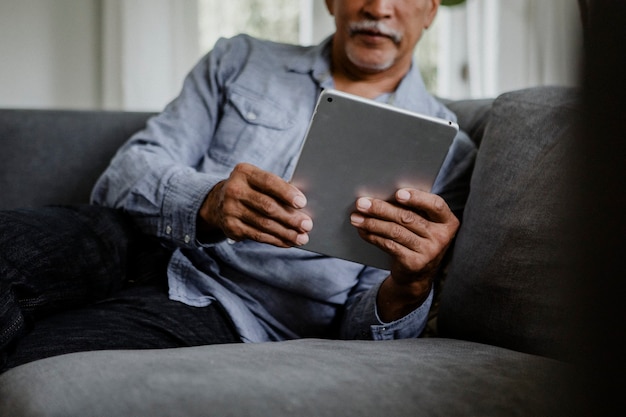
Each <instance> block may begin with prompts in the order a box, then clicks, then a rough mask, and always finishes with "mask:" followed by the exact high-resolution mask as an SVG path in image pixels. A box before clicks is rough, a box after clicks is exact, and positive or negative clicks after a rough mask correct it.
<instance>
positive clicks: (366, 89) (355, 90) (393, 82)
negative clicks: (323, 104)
mask: <svg viewBox="0 0 626 417" xmlns="http://www.w3.org/2000/svg"><path fill="white" fill-rule="evenodd" d="M410 67H411V62H405V63H402V64H395V65H393V66H392V67H391V68H389V69H386V70H383V71H379V72H368V71H362V70H360V69H359V68H356V67H355V66H354V65H352V64H351V63H345V62H341V59H340V58H338V57H335V59H333V64H332V67H331V72H332V75H333V81H334V83H335V88H336V89H337V90H340V91H344V92H346V93H351V94H355V95H358V96H361V97H365V98H371V99H373V98H376V97H378V96H380V95H382V94H386V93H393V92H394V91H396V88H398V85H399V84H400V82H401V81H402V78H404V76H405V75H406V74H407V72H408V71H409V69H410Z"/></svg>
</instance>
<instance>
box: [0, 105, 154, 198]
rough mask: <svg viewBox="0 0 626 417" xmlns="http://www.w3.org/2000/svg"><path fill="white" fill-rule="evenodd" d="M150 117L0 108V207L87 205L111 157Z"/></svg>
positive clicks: (97, 112) (146, 114)
mask: <svg viewBox="0 0 626 417" xmlns="http://www.w3.org/2000/svg"><path fill="white" fill-rule="evenodd" d="M149 115H150V114H149V113H133V112H103V111H62V110H27V111H25V110H0V149H2V154H1V156H0V158H1V163H0V190H1V192H2V196H1V197H0V209H7V208H16V207H37V206H41V205H45V204H75V203H87V202H88V201H89V194H90V192H91V188H92V187H93V184H94V182H95V181H96V179H97V178H98V176H99V175H100V173H101V172H102V171H103V170H104V168H105V167H106V166H107V164H108V162H109V159H110V158H111V157H112V156H113V154H114V153H115V151H116V150H117V148H119V146H120V145H121V144H122V143H123V142H124V141H125V140H126V139H128V137H129V136H130V135H131V134H132V133H134V132H135V131H137V130H139V129H140V128H141V127H143V125H144V124H145V122H146V119H147V117H148V116H149Z"/></svg>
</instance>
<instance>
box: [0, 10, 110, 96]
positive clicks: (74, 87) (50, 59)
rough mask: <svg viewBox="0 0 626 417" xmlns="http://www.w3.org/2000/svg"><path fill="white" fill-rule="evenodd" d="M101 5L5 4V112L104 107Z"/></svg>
mask: <svg viewBox="0 0 626 417" xmlns="http://www.w3.org/2000/svg"><path fill="white" fill-rule="evenodd" d="M99 3H100V2H99V0H53V1H49V0H46V1H41V0H19V1H18V0H0V107H28V108H46V107H56V108H94V107H99V105H100V99H101V92H100V78H101V74H100V72H101V71H100V68H101V65H100V55H101V54H100V23H99V18H98V13H99Z"/></svg>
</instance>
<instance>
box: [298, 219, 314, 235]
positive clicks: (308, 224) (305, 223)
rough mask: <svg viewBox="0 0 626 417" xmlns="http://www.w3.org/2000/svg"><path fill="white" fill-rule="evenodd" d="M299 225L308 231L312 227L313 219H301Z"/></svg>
mask: <svg viewBox="0 0 626 417" xmlns="http://www.w3.org/2000/svg"><path fill="white" fill-rule="evenodd" d="M300 227H301V228H302V230H305V231H307V232H310V231H311V230H312V229H313V221H312V220H310V219H306V220H302V223H300Z"/></svg>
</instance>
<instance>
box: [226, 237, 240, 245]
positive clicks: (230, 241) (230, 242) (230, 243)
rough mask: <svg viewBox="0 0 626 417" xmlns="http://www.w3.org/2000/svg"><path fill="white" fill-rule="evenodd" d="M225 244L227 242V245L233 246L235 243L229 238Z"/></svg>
mask: <svg viewBox="0 0 626 417" xmlns="http://www.w3.org/2000/svg"><path fill="white" fill-rule="evenodd" d="M226 242H228V244H229V245H234V244H235V243H237V242H235V241H234V240H233V239H231V238H228V239H226Z"/></svg>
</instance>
